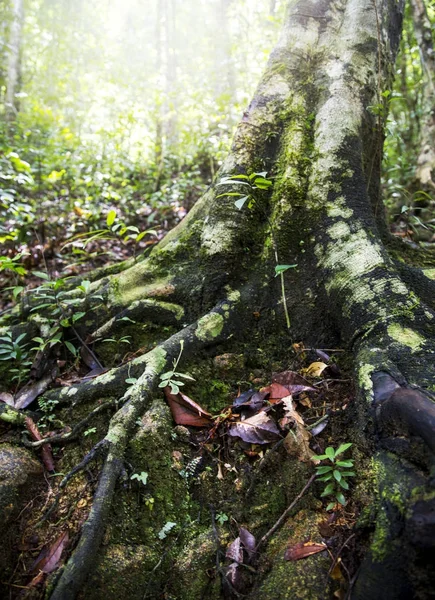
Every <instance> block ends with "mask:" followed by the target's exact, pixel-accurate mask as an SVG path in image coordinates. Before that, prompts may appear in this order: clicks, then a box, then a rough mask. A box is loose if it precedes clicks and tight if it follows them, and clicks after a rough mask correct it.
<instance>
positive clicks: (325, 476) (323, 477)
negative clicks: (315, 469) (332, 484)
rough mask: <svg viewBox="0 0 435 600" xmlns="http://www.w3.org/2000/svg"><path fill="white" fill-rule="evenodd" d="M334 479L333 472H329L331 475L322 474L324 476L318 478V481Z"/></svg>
mask: <svg viewBox="0 0 435 600" xmlns="http://www.w3.org/2000/svg"><path fill="white" fill-rule="evenodd" d="M331 479H332V473H329V475H322V477H319V478H318V481H331Z"/></svg>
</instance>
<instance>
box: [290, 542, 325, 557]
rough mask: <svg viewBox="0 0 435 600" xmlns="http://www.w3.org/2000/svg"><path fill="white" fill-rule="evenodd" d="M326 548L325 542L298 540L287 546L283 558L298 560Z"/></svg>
mask: <svg viewBox="0 0 435 600" xmlns="http://www.w3.org/2000/svg"><path fill="white" fill-rule="evenodd" d="M324 550H326V544H324V543H323V542H298V543H297V544H294V545H293V546H289V547H288V548H287V550H286V551H285V555H284V559H285V560H300V559H301V558H307V556H311V555H313V554H318V553H319V552H323V551H324Z"/></svg>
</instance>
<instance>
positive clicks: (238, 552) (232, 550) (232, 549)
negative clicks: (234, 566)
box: [225, 527, 256, 564]
mask: <svg viewBox="0 0 435 600" xmlns="http://www.w3.org/2000/svg"><path fill="white" fill-rule="evenodd" d="M255 546H256V542H255V537H254V536H253V535H252V533H250V532H249V531H248V530H247V529H245V528H244V527H240V529H239V535H238V537H237V538H236V539H235V540H234V541H233V542H232V543H231V544H230V545H229V546H228V549H227V552H226V554H225V557H226V558H228V559H229V560H232V561H234V562H236V563H240V564H249V563H250V561H251V559H252V557H253V555H254V553H255ZM244 552H245V553H246V555H245V556H244Z"/></svg>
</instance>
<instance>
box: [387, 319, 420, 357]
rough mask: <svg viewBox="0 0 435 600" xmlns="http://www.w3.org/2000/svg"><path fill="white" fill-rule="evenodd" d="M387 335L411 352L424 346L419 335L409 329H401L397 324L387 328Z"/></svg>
mask: <svg viewBox="0 0 435 600" xmlns="http://www.w3.org/2000/svg"><path fill="white" fill-rule="evenodd" d="M387 331H388V335H389V336H390V337H391V338H392V339H393V340H394V341H395V342H398V343H399V344H401V345H402V346H407V347H408V348H411V350H412V351H413V352H415V351H416V350H420V348H421V347H422V346H423V345H424V343H425V339H424V337H423V336H421V335H420V334H419V333H417V332H416V331H414V330H413V329H410V328H409V327H403V326H402V325H399V323H391V325H389V326H388V329H387Z"/></svg>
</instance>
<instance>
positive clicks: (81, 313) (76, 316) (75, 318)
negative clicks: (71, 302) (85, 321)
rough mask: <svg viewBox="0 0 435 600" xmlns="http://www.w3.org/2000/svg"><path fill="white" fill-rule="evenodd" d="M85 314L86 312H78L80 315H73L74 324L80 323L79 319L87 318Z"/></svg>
mask: <svg viewBox="0 0 435 600" xmlns="http://www.w3.org/2000/svg"><path fill="white" fill-rule="evenodd" d="M85 314H86V313H85V312H78V313H75V314H74V315H73V318H72V320H73V323H75V322H76V321H78V320H79V319H81V318H82V317H84V316H85Z"/></svg>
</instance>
